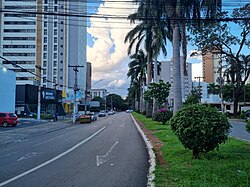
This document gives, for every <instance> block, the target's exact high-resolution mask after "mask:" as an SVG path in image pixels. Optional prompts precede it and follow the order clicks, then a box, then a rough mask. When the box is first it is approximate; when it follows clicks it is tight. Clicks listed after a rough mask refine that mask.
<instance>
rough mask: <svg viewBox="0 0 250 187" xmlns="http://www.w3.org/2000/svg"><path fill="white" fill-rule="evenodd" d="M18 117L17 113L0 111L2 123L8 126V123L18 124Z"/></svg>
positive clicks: (0, 122)
mask: <svg viewBox="0 0 250 187" xmlns="http://www.w3.org/2000/svg"><path fill="white" fill-rule="evenodd" d="M17 123H18V118H17V115H16V114H15V113H8V112H0V125H2V126H3V127H7V126H8V125H12V126H16V125H17Z"/></svg>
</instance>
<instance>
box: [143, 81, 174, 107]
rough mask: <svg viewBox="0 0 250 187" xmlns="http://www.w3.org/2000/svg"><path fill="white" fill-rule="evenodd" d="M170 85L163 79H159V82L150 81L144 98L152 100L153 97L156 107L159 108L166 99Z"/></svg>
mask: <svg viewBox="0 0 250 187" xmlns="http://www.w3.org/2000/svg"><path fill="white" fill-rule="evenodd" d="M170 87H171V85H170V84H169V83H168V82H167V83H164V82H163V80H159V83H154V82H153V83H150V84H149V87H148V90H147V91H146V92H145V96H144V97H145V100H147V101H152V100H153V98H155V99H156V103H157V105H158V107H159V108H161V107H162V105H163V104H164V103H166V101H167V97H168V95H169V90H170Z"/></svg>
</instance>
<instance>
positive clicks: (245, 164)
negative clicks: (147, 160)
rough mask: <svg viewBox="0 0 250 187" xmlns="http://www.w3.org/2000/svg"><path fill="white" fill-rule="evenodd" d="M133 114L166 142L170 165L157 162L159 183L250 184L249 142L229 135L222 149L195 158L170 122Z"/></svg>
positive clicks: (231, 186) (158, 186) (219, 186)
mask: <svg viewBox="0 0 250 187" xmlns="http://www.w3.org/2000/svg"><path fill="white" fill-rule="evenodd" d="M133 115H134V117H136V118H137V119H138V120H139V121H141V122H142V123H143V124H144V125H145V126H146V128H147V129H149V130H152V131H153V132H154V134H155V135H156V136H157V137H158V138H159V139H160V140H161V141H162V142H163V143H164V146H163V147H162V152H163V157H164V159H165V161H166V162H167V166H161V165H159V164H158V163H157V165H156V171H155V175H156V179H155V185H156V187H163V186H168V187H170V186H171V187H172V186H183V187H186V186H194V187H196V186H197V187H198V186H201V187H213V186H214V187H234V186H235V187H249V186H250V143H248V142H244V141H241V140H237V139H234V138H229V139H228V141H227V142H226V143H225V144H221V145H220V147H219V149H217V150H214V151H211V152H209V153H206V154H202V155H201V157H200V159H192V152H191V151H190V150H188V149H185V148H184V147H183V146H182V144H181V143H180V142H179V140H178V139H177V137H176V136H175V135H174V134H173V133H172V131H171V127H170V126H169V125H161V124H159V123H157V122H153V121H152V120H151V119H149V118H146V117H145V116H143V115H140V114H137V113H133Z"/></svg>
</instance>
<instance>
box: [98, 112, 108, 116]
mask: <svg viewBox="0 0 250 187" xmlns="http://www.w3.org/2000/svg"><path fill="white" fill-rule="evenodd" d="M98 117H106V112H105V111H100V112H99V113H98Z"/></svg>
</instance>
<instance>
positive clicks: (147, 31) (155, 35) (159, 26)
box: [125, 3, 170, 117]
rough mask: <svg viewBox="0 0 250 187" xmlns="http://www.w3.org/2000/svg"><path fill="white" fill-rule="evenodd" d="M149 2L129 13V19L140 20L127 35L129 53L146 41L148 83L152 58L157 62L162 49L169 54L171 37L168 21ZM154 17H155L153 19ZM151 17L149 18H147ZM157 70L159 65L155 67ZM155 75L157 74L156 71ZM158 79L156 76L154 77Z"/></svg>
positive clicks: (148, 106)
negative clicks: (167, 47) (167, 44)
mask: <svg viewBox="0 0 250 187" xmlns="http://www.w3.org/2000/svg"><path fill="white" fill-rule="evenodd" d="M148 5H149V4H147V3H141V4H140V6H139V8H138V11H137V13H135V14H131V15H129V17H128V19H130V20H131V22H133V23H134V22H135V21H140V23H139V24H138V25H137V26H135V28H134V29H132V30H131V31H130V32H129V33H128V34H127V35H126V37H125V42H129V47H128V54H130V53H131V49H132V47H133V46H134V45H136V46H135V51H136V52H137V51H138V50H139V48H140V47H141V44H142V42H144V46H145V50H146V52H147V85H149V84H150V82H151V81H152V58H153V57H154V59H155V62H157V57H158V55H159V54H160V51H161V50H162V52H163V54H164V55H166V54H167V50H166V47H165V46H166V43H167V38H169V36H170V35H169V32H168V30H167V28H168V27H166V22H165V21H162V20H160V19H159V18H157V16H158V17H159V13H158V12H157V11H155V10H154V8H152V7H151V6H148ZM152 17H154V18H155V19H152ZM145 18H149V19H145ZM155 70H156V72H157V66H156V67H155ZM155 75H157V74H156V73H155ZM154 81H156V78H154ZM150 108H151V106H150V104H149V103H147V110H146V116H147V117H150V116H151V114H152V113H151V111H150Z"/></svg>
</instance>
